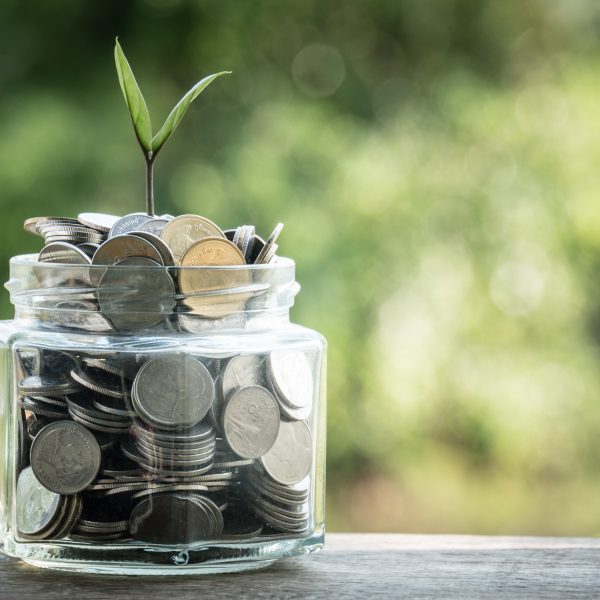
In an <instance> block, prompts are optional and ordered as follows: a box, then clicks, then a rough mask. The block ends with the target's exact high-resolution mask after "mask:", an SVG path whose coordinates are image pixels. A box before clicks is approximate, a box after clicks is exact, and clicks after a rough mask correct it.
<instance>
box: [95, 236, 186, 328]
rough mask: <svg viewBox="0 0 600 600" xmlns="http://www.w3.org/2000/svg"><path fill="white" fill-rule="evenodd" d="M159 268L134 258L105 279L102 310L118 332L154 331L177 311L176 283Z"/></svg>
mask: <svg viewBox="0 0 600 600" xmlns="http://www.w3.org/2000/svg"><path fill="white" fill-rule="evenodd" d="M132 237H133V236H132ZM113 239H115V240H116V239H117V238H113ZM140 241H144V240H140ZM146 243H148V242H146ZM134 267H138V268H134ZM155 267H158V264H157V263H156V262H154V261H152V260H150V259H148V258H143V257H137V256H132V257H130V258H126V259H124V260H122V261H120V262H118V263H117V264H116V266H115V267H114V268H112V269H108V270H107V271H106V272H105V273H104V274H103V275H102V276H101V279H100V281H99V282H98V301H99V303H100V309H101V310H102V313H103V314H104V315H105V316H106V317H107V318H108V319H109V320H110V322H111V323H112V325H113V326H114V327H115V329H117V330H123V331H127V330H131V329H139V328H144V327H151V326H153V325H156V324H157V323H160V322H161V321H164V319H165V318H166V317H167V316H168V315H169V314H170V313H171V311H172V310H173V308H174V307H175V302H176V301H175V284H174V283H173V279H172V278H171V276H170V275H169V274H168V273H167V272H166V271H165V269H159V268H155Z"/></svg>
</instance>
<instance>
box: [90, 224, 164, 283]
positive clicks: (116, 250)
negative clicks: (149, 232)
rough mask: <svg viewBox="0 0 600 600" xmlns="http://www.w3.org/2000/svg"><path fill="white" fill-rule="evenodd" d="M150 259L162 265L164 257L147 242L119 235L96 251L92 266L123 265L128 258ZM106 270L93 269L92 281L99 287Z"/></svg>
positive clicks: (136, 237)
mask: <svg viewBox="0 0 600 600" xmlns="http://www.w3.org/2000/svg"><path fill="white" fill-rule="evenodd" d="M131 257H138V258H149V259H150V260H152V261H154V262H156V263H157V264H159V265H162V264H163V262H162V256H161V255H160V252H159V251H158V250H157V248H156V247H155V246H154V245H152V244H151V243H150V242H148V241H147V240H144V239H142V238H141V237H138V236H135V235H129V234H128V235H119V236H116V237H112V238H110V239H109V240H107V241H106V242H104V244H102V245H101V246H100V248H98V250H96V253H95V254H94V256H93V257H92V266H94V267H95V266H111V265H116V264H117V263H121V262H122V261H123V260H125V259H126V258H131ZM104 273H105V269H91V270H90V279H91V281H92V283H93V284H94V285H98V283H99V281H100V279H101V278H102V276H103V275H104Z"/></svg>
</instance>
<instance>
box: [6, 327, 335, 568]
mask: <svg viewBox="0 0 600 600" xmlns="http://www.w3.org/2000/svg"><path fill="white" fill-rule="evenodd" d="M188 329H189V328H188ZM3 331H4V343H3V346H2V351H1V353H0V376H1V382H0V384H1V392H0V393H1V402H2V413H1V415H2V416H1V418H2V425H1V429H0V434H1V437H2V439H1V442H2V448H3V450H4V451H3V453H2V463H1V466H0V476H1V477H2V482H1V483H2V488H1V492H0V504H1V507H2V509H3V522H2V523H1V524H0V532H1V534H2V536H3V540H4V550H5V552H7V553H9V554H11V555H13V556H17V557H20V558H22V559H23V560H25V561H27V562H29V563H32V564H35V565H39V566H44V567H51V568H59V569H68V570H74V571H85V572H111V573H132V574H133V573H145V574H147V573H169V574H176V573H182V574H183V573H190V572H205V573H206V572H224V571H236V570H246V569H252V568H259V567H261V566H266V565H267V564H269V563H270V562H272V561H273V560H275V559H277V558H280V557H284V556H293V555H297V554H305V553H309V552H312V551H314V550H318V549H320V548H321V547H322V545H323V540H324V482H325V418H326V406H325V402H326V401H325V384H324V382H325V371H326V364H325V361H326V359H325V341H324V339H323V338H322V336H320V335H319V334H317V333H316V332H313V331H311V330H308V329H305V328H303V327H300V326H297V325H293V324H290V323H289V322H287V320H280V319H274V320H273V321H272V322H271V323H270V322H269V320H268V319H267V320H265V321H263V322H262V323H261V325H260V327H257V328H219V327H213V328H210V329H208V330H207V331H205V332H203V331H200V332H199V333H189V331H182V330H181V329H177V328H172V330H169V329H168V328H165V330H162V331H158V332H157V331H144V332H134V333H114V334H112V333H107V332H102V333H96V334H95V333H90V332H78V331H76V330H65V329H63V330H56V329H54V330H48V329H46V328H44V327H36V326H35V323H33V324H32V323H31V321H28V322H27V323H25V322H23V323H22V322H19V321H14V322H9V323H6V324H5V325H4V330H3ZM86 432H87V433H86ZM32 474H35V477H33V475H32ZM28 477H29V479H35V482H36V485H31V482H30V481H28ZM39 482H41V483H42V484H43V489H42V490H41V492H40V494H42V495H43V494H46V496H49V497H44V498H42V495H40V498H39V502H38V498H37V497H36V494H37V493H38V491H39ZM28 485H29V487H28ZM36 486H37V487H36ZM48 490H49V491H48ZM24 494H25V497H26V498H28V499H29V500H28V502H24ZM24 505H26V506H24Z"/></svg>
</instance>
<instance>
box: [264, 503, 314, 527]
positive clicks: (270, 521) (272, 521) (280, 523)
mask: <svg viewBox="0 0 600 600" xmlns="http://www.w3.org/2000/svg"><path fill="white" fill-rule="evenodd" d="M254 512H255V513H256V515H257V516H259V517H261V518H262V519H264V521H265V523H266V524H267V525H270V526H271V527H273V528H274V529H279V530H280V531H284V532H286V533H298V534H299V533H303V532H304V531H306V529H307V528H308V521H302V522H300V523H298V524H293V523H289V522H287V521H284V520H281V519H279V518H277V517H275V516H274V515H272V514H270V513H269V512H267V511H265V510H264V509H263V508H261V507H260V506H257V505H254Z"/></svg>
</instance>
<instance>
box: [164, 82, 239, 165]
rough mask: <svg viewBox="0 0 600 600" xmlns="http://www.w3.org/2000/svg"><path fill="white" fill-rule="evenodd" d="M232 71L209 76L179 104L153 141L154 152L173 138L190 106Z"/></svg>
mask: <svg viewBox="0 0 600 600" xmlns="http://www.w3.org/2000/svg"><path fill="white" fill-rule="evenodd" d="M230 73H231V71H221V72H220V73H214V74H213V75H208V76H207V77H205V78H204V79H202V80H201V81H199V82H198V83H197V84H196V85H195V86H194V87H193V88H192V89H191V90H190V91H189V92H188V93H187V94H186V95H185V96H184V97H183V98H182V99H181V100H180V101H179V102H178V103H177V106H175V108H174V109H173V110H172V111H171V113H170V114H169V116H168V117H167V119H166V121H165V122H164V124H163V126H162V127H161V128H160V131H159V132H158V133H157V134H156V135H155V136H154V138H153V139H152V152H153V154H155V155H156V153H157V152H158V151H159V150H160V149H161V148H162V147H163V145H164V143H165V142H166V141H167V140H168V139H169V137H171V134H172V133H173V132H174V131H175V128H176V127H177V125H179V122H180V121H181V119H183V115H185V113H186V111H187V109H188V107H189V105H190V104H191V103H192V102H193V101H194V100H195V99H196V98H197V97H198V96H199V95H200V94H201V93H202V92H203V91H204V89H205V88H207V87H208V86H209V85H210V84H211V83H212V82H213V81H214V80H215V79H216V78H217V77H220V76H221V75H229V74H230Z"/></svg>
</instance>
